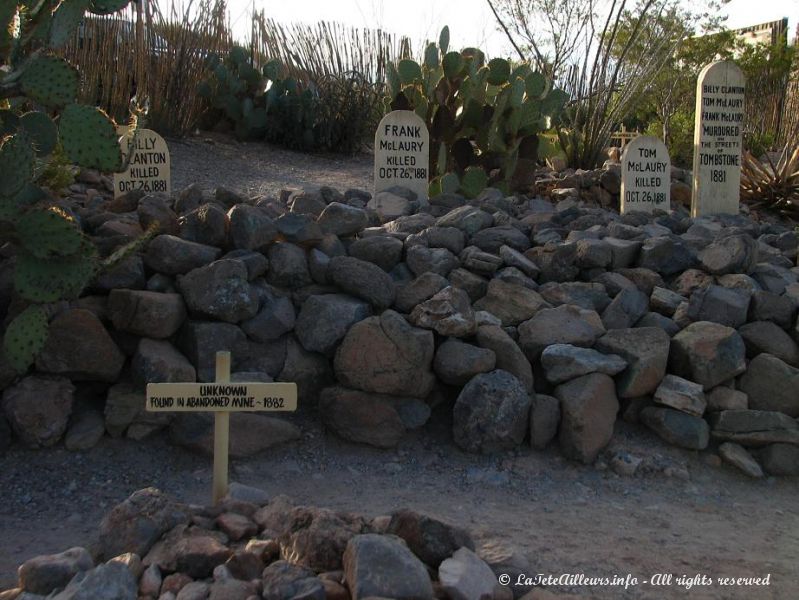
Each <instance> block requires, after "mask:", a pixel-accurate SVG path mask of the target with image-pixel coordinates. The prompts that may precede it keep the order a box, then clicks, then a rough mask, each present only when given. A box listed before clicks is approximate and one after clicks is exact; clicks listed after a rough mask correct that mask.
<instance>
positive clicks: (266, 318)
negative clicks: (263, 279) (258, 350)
mask: <svg viewBox="0 0 799 600" xmlns="http://www.w3.org/2000/svg"><path fill="white" fill-rule="evenodd" d="M295 321H296V315H295V314H294V305H293V304H292V303H291V300H289V299H288V298H285V297H283V296H276V295H274V294H268V295H266V296H265V297H264V299H263V300H262V301H261V308H260V310H259V311H258V314H257V315H255V316H254V317H253V318H251V319H248V320H246V321H242V323H241V329H242V330H243V331H244V333H246V334H247V336H249V337H250V338H251V339H253V340H255V341H256V342H270V341H273V340H276V339H278V338H279V337H281V336H282V335H284V334H286V333H288V332H289V331H291V330H292V329H294V323H295Z"/></svg>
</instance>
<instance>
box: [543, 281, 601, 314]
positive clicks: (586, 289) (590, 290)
mask: <svg viewBox="0 0 799 600" xmlns="http://www.w3.org/2000/svg"><path fill="white" fill-rule="evenodd" d="M538 293H539V294H541V297H542V298H544V300H546V301H547V302H549V303H550V304H551V305H552V306H560V305H561V304H573V305H574V306H579V307H580V308H586V309H588V310H595V311H597V312H598V313H601V312H602V311H603V310H605V308H607V306H608V304H610V297H609V296H608V294H607V292H606V291H605V286H603V285H602V284H601V283H585V282H583V281H569V282H564V283H555V282H551V283H545V284H544V285H542V286H541V287H539V288H538Z"/></svg>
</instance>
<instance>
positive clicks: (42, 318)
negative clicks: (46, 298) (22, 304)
mask: <svg viewBox="0 0 799 600" xmlns="http://www.w3.org/2000/svg"><path fill="white" fill-rule="evenodd" d="M47 326H48V324H47V310H46V309H45V308H44V307H43V306H38V305H33V306H29V307H28V308H26V309H25V310H23V311H22V312H21V313H20V314H18V315H17V316H16V317H14V320H13V321H11V323H10V324H9V325H8V329H6V333H5V336H4V338H3V352H4V353H5V355H6V358H7V359H8V362H10V363H11V366H12V367H13V368H14V370H15V371H16V372H17V373H24V372H25V371H27V370H28V367H30V366H31V365H32V364H33V361H34V360H36V355H37V354H39V352H41V351H42V348H44V344H45V342H46V341H47Z"/></svg>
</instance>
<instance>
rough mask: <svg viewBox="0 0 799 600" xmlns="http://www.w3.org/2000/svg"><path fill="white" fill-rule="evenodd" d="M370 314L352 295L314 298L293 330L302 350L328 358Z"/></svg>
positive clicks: (364, 303) (302, 309)
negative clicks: (356, 325)
mask: <svg viewBox="0 0 799 600" xmlns="http://www.w3.org/2000/svg"><path fill="white" fill-rule="evenodd" d="M371 314H372V309H371V307H370V306H369V304H368V303H366V302H363V301H362V300H358V299H357V298H353V297H352V296H347V295H345V294H324V295H321V296H311V297H310V298H308V299H307V300H306V301H305V302H304V303H303V305H302V308H301V309H300V314H299V315H298V317H297V323H296V325H295V327H294V331H295V333H296V335H297V339H298V340H299V341H300V343H301V344H302V346H303V348H305V349H306V350H308V351H310V352H320V353H322V354H328V355H329V354H332V353H333V351H334V350H335V349H336V346H337V345H338V343H339V342H340V341H341V339H342V338H343V337H344V335H345V334H346V333H347V331H348V330H349V328H350V327H352V326H353V325H354V324H355V323H357V322H358V321H362V320H364V319H365V318H366V317H368V316H370V315H371ZM245 331H246V329H245Z"/></svg>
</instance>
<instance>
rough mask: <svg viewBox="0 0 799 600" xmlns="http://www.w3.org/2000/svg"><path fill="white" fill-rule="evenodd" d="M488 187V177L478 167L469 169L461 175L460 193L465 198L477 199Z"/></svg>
mask: <svg viewBox="0 0 799 600" xmlns="http://www.w3.org/2000/svg"><path fill="white" fill-rule="evenodd" d="M487 185H488V175H486V172H485V171H483V169H482V168H480V167H469V168H468V169H466V172H465V173H464V174H463V180H462V181H461V191H462V192H463V193H464V195H465V196H466V197H467V198H477V196H479V195H480V192H482V191H483V190H484V189H485V188H486V186H487Z"/></svg>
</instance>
